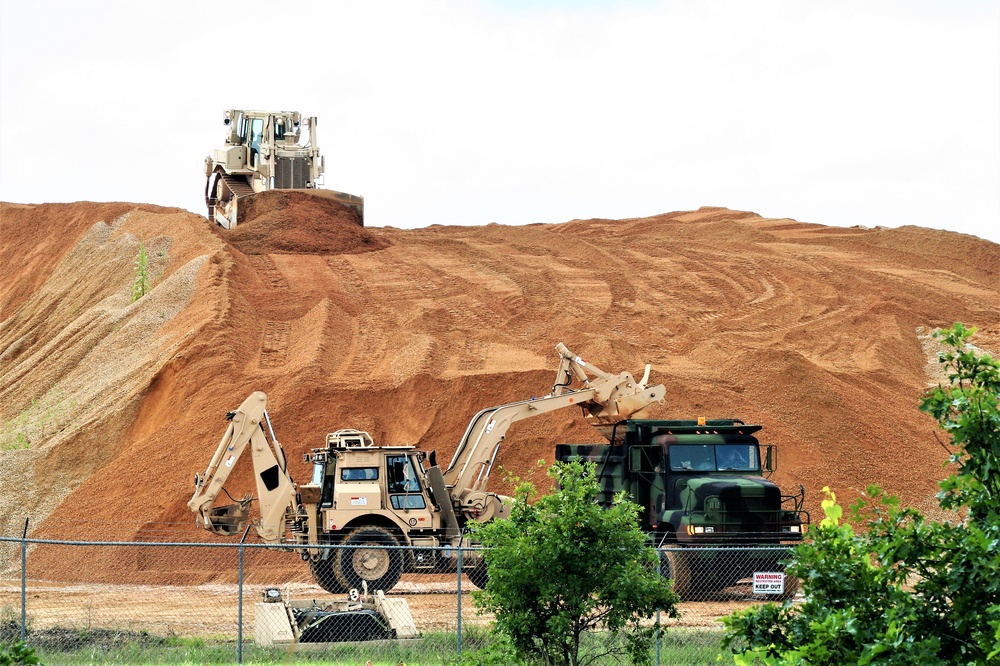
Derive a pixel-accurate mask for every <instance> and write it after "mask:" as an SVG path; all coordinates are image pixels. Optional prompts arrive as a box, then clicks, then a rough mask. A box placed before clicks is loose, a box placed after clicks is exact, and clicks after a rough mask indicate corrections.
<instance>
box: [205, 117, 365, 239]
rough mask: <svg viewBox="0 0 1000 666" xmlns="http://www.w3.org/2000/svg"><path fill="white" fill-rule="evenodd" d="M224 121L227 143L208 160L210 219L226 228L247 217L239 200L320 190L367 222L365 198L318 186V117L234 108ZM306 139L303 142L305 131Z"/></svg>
mask: <svg viewBox="0 0 1000 666" xmlns="http://www.w3.org/2000/svg"><path fill="white" fill-rule="evenodd" d="M222 123H223V124H224V125H225V126H226V137H225V144H224V145H223V146H222V147H221V148H217V149H216V150H215V151H214V152H213V153H212V154H211V155H209V156H208V157H206V158H205V177H206V179H207V180H206V181H205V204H206V205H207V206H208V219H209V220H211V221H214V222H216V223H218V224H219V225H221V226H223V227H225V228H226V229H232V228H233V227H235V226H236V225H237V224H239V223H240V222H242V221H243V219H242V218H241V217H240V207H239V202H240V200H241V199H246V198H247V197H251V196H253V195H254V194H257V193H259V192H266V191H268V190H275V189H276V190H301V191H304V192H310V193H319V194H320V195H321V196H325V197H327V198H331V199H334V200H336V201H338V202H340V203H341V204H343V205H345V206H347V207H349V208H351V209H353V210H355V211H357V213H358V221H359V222H360V223H361V224H362V225H363V224H364V205H365V201H364V199H363V198H362V197H359V196H357V195H354V194H347V193H345V192H336V191H334V190H317V188H318V187H319V184H320V183H319V179H320V177H321V176H322V175H323V171H324V169H325V167H326V165H325V161H324V159H323V157H322V156H321V155H320V153H319V146H317V145H316V118H315V117H309V118H303V117H302V114H300V113H299V112H298V111H244V110H240V109H230V110H228V111H226V112H225V114H224V115H223V118H222ZM303 127H305V128H306V129H307V130H308V137H309V140H308V143H306V144H300V143H299V142H300V140H301V138H302V129H303Z"/></svg>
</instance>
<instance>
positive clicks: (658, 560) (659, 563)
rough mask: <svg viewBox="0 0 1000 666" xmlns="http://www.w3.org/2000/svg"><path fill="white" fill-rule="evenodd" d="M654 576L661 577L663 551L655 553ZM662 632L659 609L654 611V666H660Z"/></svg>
mask: <svg viewBox="0 0 1000 666" xmlns="http://www.w3.org/2000/svg"><path fill="white" fill-rule="evenodd" d="M656 575H657V576H663V551H662V550H657V551H656ZM662 635H663V632H662V631H661V630H660V609H659V608H657V609H656V666H660V637H661V636H662Z"/></svg>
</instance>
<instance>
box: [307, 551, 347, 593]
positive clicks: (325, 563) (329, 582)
mask: <svg viewBox="0 0 1000 666" xmlns="http://www.w3.org/2000/svg"><path fill="white" fill-rule="evenodd" d="M336 555H337V553H336V552H331V553H330V555H329V556H328V557H327V559H325V560H315V561H314V560H310V561H309V571H311V572H312V575H313V578H314V579H315V580H316V583H318V584H319V586H320V587H322V588H323V589H324V590H326V591H327V592H329V593H331V594H342V593H344V592H347V588H346V587H344V586H343V585H342V584H341V583H340V581H339V580H337V577H336V576H335V575H334V573H333V560H334V558H335V557H336Z"/></svg>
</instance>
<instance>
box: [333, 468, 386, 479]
mask: <svg viewBox="0 0 1000 666" xmlns="http://www.w3.org/2000/svg"><path fill="white" fill-rule="evenodd" d="M376 479H378V467H343V468H341V470H340V480H341V481H374V480H376Z"/></svg>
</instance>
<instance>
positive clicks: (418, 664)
mask: <svg viewBox="0 0 1000 666" xmlns="http://www.w3.org/2000/svg"><path fill="white" fill-rule="evenodd" d="M720 639H721V633H720V632H719V631H715V630H710V629H702V630H699V629H671V630H669V631H667V633H666V634H665V635H664V638H663V641H662V644H661V648H660V663H661V664H664V665H666V664H717V663H720V662H719V661H717V659H716V656H717V655H718V654H719V653H720V652H721V647H720V642H719V641H720ZM594 640H595V642H596V643H597V644H599V643H600V641H601V640H602V639H601V637H600V636H595V637H594ZM490 641H491V637H490V634H489V632H488V630H486V629H483V628H471V629H469V630H466V631H465V632H463V636H462V657H463V659H462V660H461V662H459V660H458V658H457V653H456V649H457V645H456V637H455V634H454V633H447V632H436V633H431V634H427V635H425V636H424V637H423V638H421V639H418V640H415V641H372V642H365V643H335V644H327V645H324V646H322V647H312V646H299V647H298V648H289V647H275V648H260V647H257V646H256V645H255V644H254V643H253V642H252V638H247V640H245V641H244V644H243V663H244V664H255V665H260V664H316V665H327V666H362V665H363V664H365V662H366V661H368V660H371V662H372V664H373V665H375V666H378V665H382V666H396V665H397V664H399V663H400V662H403V663H405V664H407V666H431V665H435V666H443V665H447V666H456V665H457V664H475V663H477V661H478V659H477V651H479V650H481V649H483V648H486V647H487V646H488V645H489V643H490ZM27 644H28V646H30V647H31V648H33V649H34V650H35V651H36V653H37V655H38V657H39V659H40V660H41V662H42V663H44V664H102V665H105V666H111V665H117V664H235V663H236V655H237V651H236V642H235V641H234V640H227V639H222V638H219V639H205V638H181V637H177V636H156V635H153V634H149V633H147V632H135V631H125V630H108V629H82V630H81V629H49V630H45V631H41V632H31V633H30V634H29V635H28V640H27ZM727 661H729V660H728V659H726V658H725V657H724V658H723V661H722V662H721V663H726V662H727ZM605 663H612V662H611V661H607V662H605Z"/></svg>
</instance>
